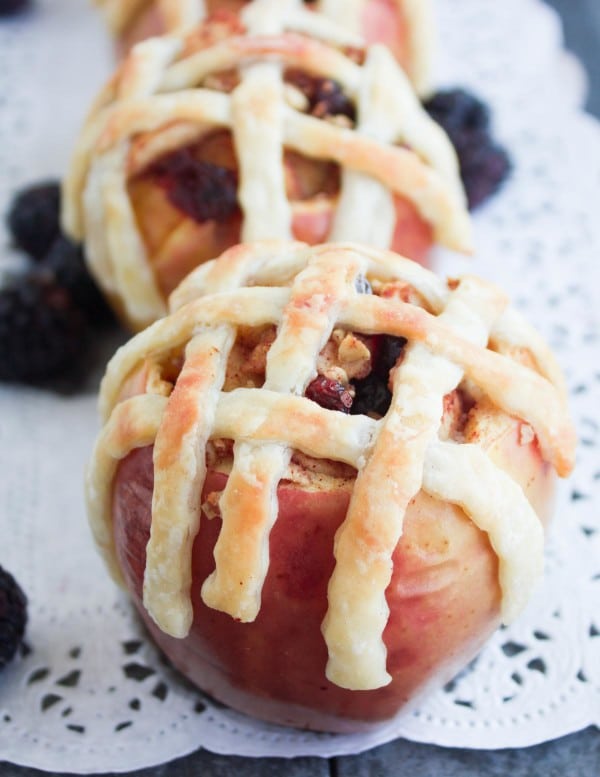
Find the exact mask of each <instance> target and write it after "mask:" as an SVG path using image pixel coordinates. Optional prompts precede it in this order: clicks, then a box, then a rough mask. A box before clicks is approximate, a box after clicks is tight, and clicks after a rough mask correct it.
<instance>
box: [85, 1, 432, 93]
mask: <svg viewBox="0 0 600 777" xmlns="http://www.w3.org/2000/svg"><path fill="white" fill-rule="evenodd" d="M98 2H99V4H100V5H101V6H102V8H103V11H104V12H105V16H106V18H107V21H108V23H109V24H110V26H111V28H112V30H113V32H114V33H115V35H116V36H117V40H118V48H119V52H120V53H121V54H126V53H127V52H128V51H129V50H130V49H131V47H132V46H133V45H135V44H136V43H139V42H140V41H142V40H145V39H146V38H149V37H151V36H155V35H163V34H164V33H170V32H176V31H178V30H181V29H182V28H185V27H186V26H191V25H193V24H198V23H199V22H201V21H203V20H204V19H205V18H206V17H207V16H211V15H214V14H216V13H220V12H223V11H226V12H229V13H239V12H240V11H242V12H243V11H244V9H246V10H247V7H248V6H250V5H255V6H262V7H263V8H264V9H265V11H264V12H265V13H269V14H272V13H273V10H275V12H280V11H281V10H282V9H283V12H284V13H285V14H286V15H287V16H292V15H293V16H294V17H295V18H296V19H300V20H302V19H303V17H305V16H306V14H307V12H308V11H311V12H313V13H315V12H316V13H318V14H320V15H321V16H323V17H324V21H323V22H321V23H320V26H321V27H322V28H323V29H324V30H328V29H329V27H330V26H333V25H336V26H337V27H338V28H339V32H338V36H339V37H340V39H341V40H347V42H348V43H349V44H351V45H360V44H361V43H362V42H365V43H367V44H370V43H384V44H385V45H386V46H388V48H389V49H390V51H392V52H393V54H394V56H395V57H396V58H397V60H398V61H399V62H400V64H401V65H402V67H403V68H404V69H405V70H406V72H407V73H408V75H409V77H410V79H411V81H412V83H413V85H414V87H415V89H416V90H417V92H419V93H422V92H424V91H426V90H427V87H428V85H429V70H430V58H431V37H432V27H433V19H432V14H431V6H430V2H429V0H359V2H352V3H348V2H347V0H312V2H303V1H302V0H275V2H273V0H270V1H269V0H266V2H265V0H253V2H252V0H250V1H248V0H197V2H196V3H194V2H191V3H190V2H189V0H98ZM242 16H243V14H242ZM325 20H326V21H325ZM327 22H329V24H327Z"/></svg>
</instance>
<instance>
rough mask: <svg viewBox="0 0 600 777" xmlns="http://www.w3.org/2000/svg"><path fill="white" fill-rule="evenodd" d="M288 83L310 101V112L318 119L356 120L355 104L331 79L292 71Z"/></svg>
mask: <svg viewBox="0 0 600 777" xmlns="http://www.w3.org/2000/svg"><path fill="white" fill-rule="evenodd" d="M286 81H287V82H288V83H290V84H292V85H293V86H295V87H296V88H297V89H299V90H300V91H301V92H302V93H303V94H304V96H305V97H306V99H307V100H308V104H309V108H308V111H309V113H311V114H312V115H313V116H316V117H317V118H318V119H324V118H326V117H327V116H346V117H347V118H349V119H350V120H351V121H352V122H354V121H355V119H356V109H355V107H354V103H353V102H352V100H350V99H349V98H348V97H347V96H346V95H345V94H344V92H343V91H342V88H341V86H340V85H339V84H338V83H337V81H334V80H333V79H331V78H320V77H318V76H312V75H309V74H308V73H304V72H303V71H301V70H290V71H289V72H288V73H287V74H286Z"/></svg>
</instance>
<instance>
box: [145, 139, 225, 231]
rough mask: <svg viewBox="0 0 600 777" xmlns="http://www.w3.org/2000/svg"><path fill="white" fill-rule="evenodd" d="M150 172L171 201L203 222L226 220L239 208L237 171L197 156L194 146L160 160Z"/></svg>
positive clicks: (195, 219)
mask: <svg viewBox="0 0 600 777" xmlns="http://www.w3.org/2000/svg"><path fill="white" fill-rule="evenodd" d="M149 172H150V175H152V176H154V177H155V178H156V180H157V182H158V184H159V185H160V186H162V187H163V188H164V189H165V191H166V193H167V197H168V199H169V201H170V202H171V204H172V205H174V206H175V207H176V208H179V210H181V211H182V212H183V213H185V214H186V215H188V216H190V218H192V219H194V221H197V222H198V223H199V224H202V223H203V222H205V221H226V220H227V219H228V218H230V217H231V216H233V215H234V214H235V213H237V211H238V202H237V174H236V173H235V172H234V171H233V170H229V169H227V168H225V167H220V166H219V165H213V164H212V163H211V162H201V161H199V160H198V159H195V157H194V155H193V154H192V152H191V151H190V149H185V148H184V149H181V150H180V151H175V152H174V153H172V154H168V155H167V156H165V157H163V158H162V159H159V160H158V162H156V163H155V164H154V165H152V167H151V168H150V171H149Z"/></svg>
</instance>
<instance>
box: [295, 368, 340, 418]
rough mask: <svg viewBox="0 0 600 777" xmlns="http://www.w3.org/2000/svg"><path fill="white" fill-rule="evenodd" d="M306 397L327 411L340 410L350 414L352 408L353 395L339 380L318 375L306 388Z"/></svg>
mask: <svg viewBox="0 0 600 777" xmlns="http://www.w3.org/2000/svg"><path fill="white" fill-rule="evenodd" d="M304 394H305V396H306V397H307V398H308V399H310V400H312V401H313V402H316V403H317V405H321V407H324V408H325V409H326V410H339V411H340V412H341V413H349V412H350V408H351V407H352V394H350V392H349V391H348V390H347V389H346V387H345V386H344V384H343V383H340V382H339V380H333V379H331V378H326V377H325V376H324V375H317V377H316V378H315V379H314V380H312V381H311V382H310V383H309V384H308V386H307V387H306V391H305V392H304Z"/></svg>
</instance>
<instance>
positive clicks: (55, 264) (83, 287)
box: [41, 235, 114, 327]
mask: <svg viewBox="0 0 600 777" xmlns="http://www.w3.org/2000/svg"><path fill="white" fill-rule="evenodd" d="M41 267H42V268H43V269H44V270H47V271H49V272H51V273H52V275H53V278H54V281H55V282H56V284H57V285H58V286H60V287H61V288H63V289H66V290H67V291H68V292H69V294H70V295H71V297H72V299H73V302H74V303H75V305H77V306H78V307H79V308H81V310H82V312H83V313H84V314H85V316H86V318H87V320H88V322H89V323H90V324H91V325H92V326H94V327H98V326H103V325H104V324H109V323H111V322H113V321H114V316H113V314H112V311H111V309H110V308H109V306H108V305H107V303H106V301H105V299H104V297H103V296H102V294H101V293H100V291H99V290H98V287H97V286H96V284H95V283H94V281H93V279H92V277H91V275H90V274H89V272H88V270H87V267H86V265H85V260H84V258H83V250H82V248H81V246H80V245H77V244H76V243H73V242H72V241H71V240H69V239H68V238H66V237H64V236H62V235H61V236H60V237H59V238H57V239H56V240H55V241H54V243H53V244H52V248H51V249H50V251H49V252H48V254H47V256H46V257H45V258H44V260H43V262H42V264H41Z"/></svg>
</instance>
